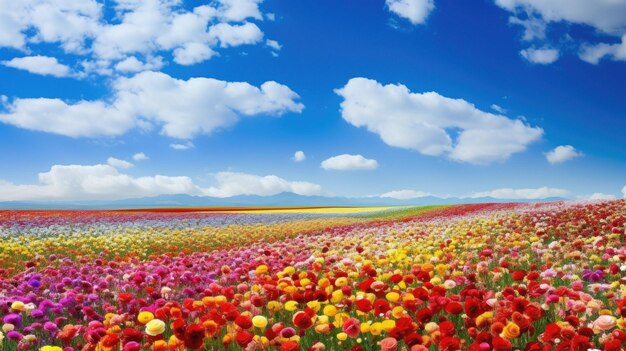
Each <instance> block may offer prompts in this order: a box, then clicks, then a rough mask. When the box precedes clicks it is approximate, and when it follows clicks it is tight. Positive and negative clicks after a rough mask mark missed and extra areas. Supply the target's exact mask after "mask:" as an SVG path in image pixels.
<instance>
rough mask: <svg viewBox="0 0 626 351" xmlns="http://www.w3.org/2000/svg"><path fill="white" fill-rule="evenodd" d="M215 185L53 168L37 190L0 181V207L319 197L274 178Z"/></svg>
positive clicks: (102, 167) (228, 176) (315, 190)
mask: <svg viewBox="0 0 626 351" xmlns="http://www.w3.org/2000/svg"><path fill="white" fill-rule="evenodd" d="M215 180H216V182H217V185H216V186H214V187H208V188H203V187H200V186H198V185H197V184H195V183H194V182H193V180H192V179H191V178H189V177H187V176H164V175H155V176H144V177H132V176H130V175H127V174H124V173H121V172H120V170H119V169H118V168H116V167H113V166H111V165H108V164H97V165H54V166H52V167H51V168H50V170H49V171H47V172H43V173H39V182H38V184H24V185H20V184H13V183H10V182H6V181H2V180H0V201H33V200H117V199H128V198H140V197H149V196H158V195H173V194H187V195H195V196H214V197H230V196H236V195H259V196H270V195H276V194H279V193H281V192H292V193H295V194H299V195H306V196H309V195H318V194H321V192H322V188H321V186H319V185H318V184H313V183H309V182H302V181H288V180H285V179H283V178H280V177H278V176H275V175H268V176H258V175H254V174H246V173H234V172H220V173H217V174H216V175H215Z"/></svg>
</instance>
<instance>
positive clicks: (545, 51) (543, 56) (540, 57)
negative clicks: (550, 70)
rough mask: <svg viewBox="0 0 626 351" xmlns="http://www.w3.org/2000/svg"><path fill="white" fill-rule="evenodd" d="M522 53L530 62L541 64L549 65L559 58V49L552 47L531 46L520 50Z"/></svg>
mask: <svg viewBox="0 0 626 351" xmlns="http://www.w3.org/2000/svg"><path fill="white" fill-rule="evenodd" d="M520 55H522V57H523V58H525V59H526V60H527V61H528V62H531V63H536V64H539V65H549V64H551V63H553V62H554V61H556V60H558V59H559V50H557V49H551V48H541V49H535V48H530V49H524V50H522V51H520Z"/></svg>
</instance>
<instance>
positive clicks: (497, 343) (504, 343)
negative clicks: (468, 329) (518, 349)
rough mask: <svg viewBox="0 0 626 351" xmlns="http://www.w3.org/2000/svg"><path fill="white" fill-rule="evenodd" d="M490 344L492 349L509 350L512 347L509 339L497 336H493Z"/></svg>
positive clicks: (498, 350)
mask: <svg viewBox="0 0 626 351" xmlns="http://www.w3.org/2000/svg"><path fill="white" fill-rule="evenodd" d="M491 345H492V346H493V351H511V350H512V349H513V346H511V342H510V341H508V340H507V339H505V338H501V337H499V336H494V337H493V339H492V340H491Z"/></svg>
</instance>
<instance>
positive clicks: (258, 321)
mask: <svg viewBox="0 0 626 351" xmlns="http://www.w3.org/2000/svg"><path fill="white" fill-rule="evenodd" d="M252 325H254V326H255V327H257V328H261V329H263V328H265V327H266V326H267V318H265V317H264V316H254V317H252Z"/></svg>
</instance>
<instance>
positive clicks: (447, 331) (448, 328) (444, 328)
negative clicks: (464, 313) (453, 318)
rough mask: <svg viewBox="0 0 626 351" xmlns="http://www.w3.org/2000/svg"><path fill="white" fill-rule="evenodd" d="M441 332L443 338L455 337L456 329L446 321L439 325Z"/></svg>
mask: <svg viewBox="0 0 626 351" xmlns="http://www.w3.org/2000/svg"><path fill="white" fill-rule="evenodd" d="M439 332H440V333H441V336H454V334H456V327H455V326H454V323H452V322H450V321H445V322H442V323H440V324H439Z"/></svg>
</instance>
